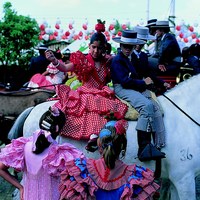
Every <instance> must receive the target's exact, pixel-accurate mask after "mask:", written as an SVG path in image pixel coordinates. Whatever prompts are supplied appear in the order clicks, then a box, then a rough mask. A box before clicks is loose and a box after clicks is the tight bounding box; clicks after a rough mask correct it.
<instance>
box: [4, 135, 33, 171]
mask: <svg viewBox="0 0 200 200" xmlns="http://www.w3.org/2000/svg"><path fill="white" fill-rule="evenodd" d="M31 140H32V137H29V138H24V137H20V138H18V139H13V140H12V141H11V143H10V144H8V145H6V146H5V147H4V148H2V149H1V152H0V162H2V163H3V164H4V165H6V166H7V167H12V168H14V169H16V170H17V171H23V170H24V166H25V163H24V147H25V144H26V143H27V142H29V141H31Z"/></svg>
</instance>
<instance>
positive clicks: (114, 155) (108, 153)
mask: <svg viewBox="0 0 200 200" xmlns="http://www.w3.org/2000/svg"><path fill="white" fill-rule="evenodd" d="M106 129H107V130H109V131H110V133H111V134H110V135H107V136H105V137H103V138H100V140H101V145H102V149H103V158H104V161H105V163H106V166H107V167H108V168H109V169H113V168H114V167H115V162H116V160H118V159H119V156H120V153H121V154H122V157H124V156H125V153H126V146H127V140H126V136H125V134H117V133H116V128H115V127H114V126H108V127H106Z"/></svg>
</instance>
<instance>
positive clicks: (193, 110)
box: [158, 74, 200, 122]
mask: <svg viewBox="0 0 200 200" xmlns="http://www.w3.org/2000/svg"><path fill="white" fill-rule="evenodd" d="M199 82H200V74H199V75H196V76H194V77H191V78H190V79H188V80H185V81H184V82H181V83H179V84H178V85H177V86H175V87H174V88H172V89H171V90H169V91H168V92H166V93H165V96H167V97H168V98H169V99H170V100H171V101H172V102H173V103H174V104H176V105H177V106H178V107H179V108H180V109H182V110H183V111H184V112H186V113H187V114H188V115H190V116H191V117H192V118H194V119H195V120H197V121H198V122H200V115H199V107H200V105H199V102H200V95H199V92H200V87H199ZM158 100H159V102H160V104H161V106H162V108H163V109H164V113H165V114H167V113H172V112H173V114H174V116H176V112H181V111H180V110H177V108H176V107H175V106H174V105H173V103H171V102H170V100H168V99H167V98H166V97H164V96H159V97H158ZM170 115H171V114H170Z"/></svg>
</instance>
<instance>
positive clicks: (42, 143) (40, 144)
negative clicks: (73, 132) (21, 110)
mask: <svg viewBox="0 0 200 200" xmlns="http://www.w3.org/2000/svg"><path fill="white" fill-rule="evenodd" d="M65 120H66V118H65V114H64V113H63V112H62V111H61V110H59V115H58V116H55V115H53V113H52V111H51V108H49V110H48V111H46V112H45V113H44V114H43V115H42V117H41V118H40V121H39V127H40V129H42V130H48V131H50V132H51V136H52V138H53V139H56V137H57V136H58V134H59V132H60V131H61V129H62V128H63V126H64V124H65ZM44 121H45V122H48V123H49V124H50V128H49V129H47V128H44V125H43V123H44ZM57 126H58V127H59V130H58V131H57V130H56V128H57ZM49 145H50V142H48V140H47V139H46V137H45V136H44V135H43V134H41V135H39V136H38V138H37V141H36V142H35V146H36V149H35V151H33V153H35V154H40V153H42V152H43V151H44V150H45V149H46V148H47V147H49Z"/></svg>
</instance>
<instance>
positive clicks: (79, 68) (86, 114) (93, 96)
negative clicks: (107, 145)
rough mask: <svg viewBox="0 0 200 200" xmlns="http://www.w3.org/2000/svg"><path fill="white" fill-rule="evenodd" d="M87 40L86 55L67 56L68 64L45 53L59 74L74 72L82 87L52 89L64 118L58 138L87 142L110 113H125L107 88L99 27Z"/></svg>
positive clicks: (106, 61) (108, 61) (107, 73)
mask: <svg viewBox="0 0 200 200" xmlns="http://www.w3.org/2000/svg"><path fill="white" fill-rule="evenodd" d="M96 30H97V31H98V32H95V33H94V34H93V35H92V36H91V39H90V44H89V53H88V55H84V54H83V53H81V52H80V51H77V52H75V53H71V56H70V63H68V64H63V63H61V62H60V61H59V60H58V59H56V57H55V56H54V54H53V52H52V51H47V52H46V58H47V59H48V60H49V61H51V62H52V63H53V65H54V66H55V67H57V68H58V69H59V70H60V71H64V72H68V71H71V72H75V73H76V76H77V78H78V80H79V81H80V82H82V86H80V87H78V88H77V89H76V90H72V89H70V87H69V86H66V85H58V86H57V87H56V93H57V98H55V99H54V100H58V102H57V103H56V104H55V105H54V106H55V107H58V108H59V109H61V110H62V111H63V112H64V113H65V115H66V118H67V121H66V123H65V125H64V128H63V130H62V131H61V135H63V136H65V137H70V138H74V139H77V140H80V139H89V137H90V135H91V134H92V133H98V132H99V131H100V129H101V128H102V127H103V126H104V125H105V123H106V122H107V120H106V119H105V118H104V116H105V115H106V114H107V113H109V112H110V111H113V112H119V113H120V115H121V118H123V117H124V115H125V113H126V112H127V106H126V105H125V104H123V103H122V102H121V101H120V100H118V99H117V98H116V97H115V94H114V91H113V90H111V89H110V88H109V87H108V86H106V85H107V83H109V82H110V64H111V57H110V56H108V55H107V54H106V44H107V41H106V37H105V35H104V34H103V33H102V32H101V31H105V27H104V25H103V24H101V23H100V24H97V25H96Z"/></svg>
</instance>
